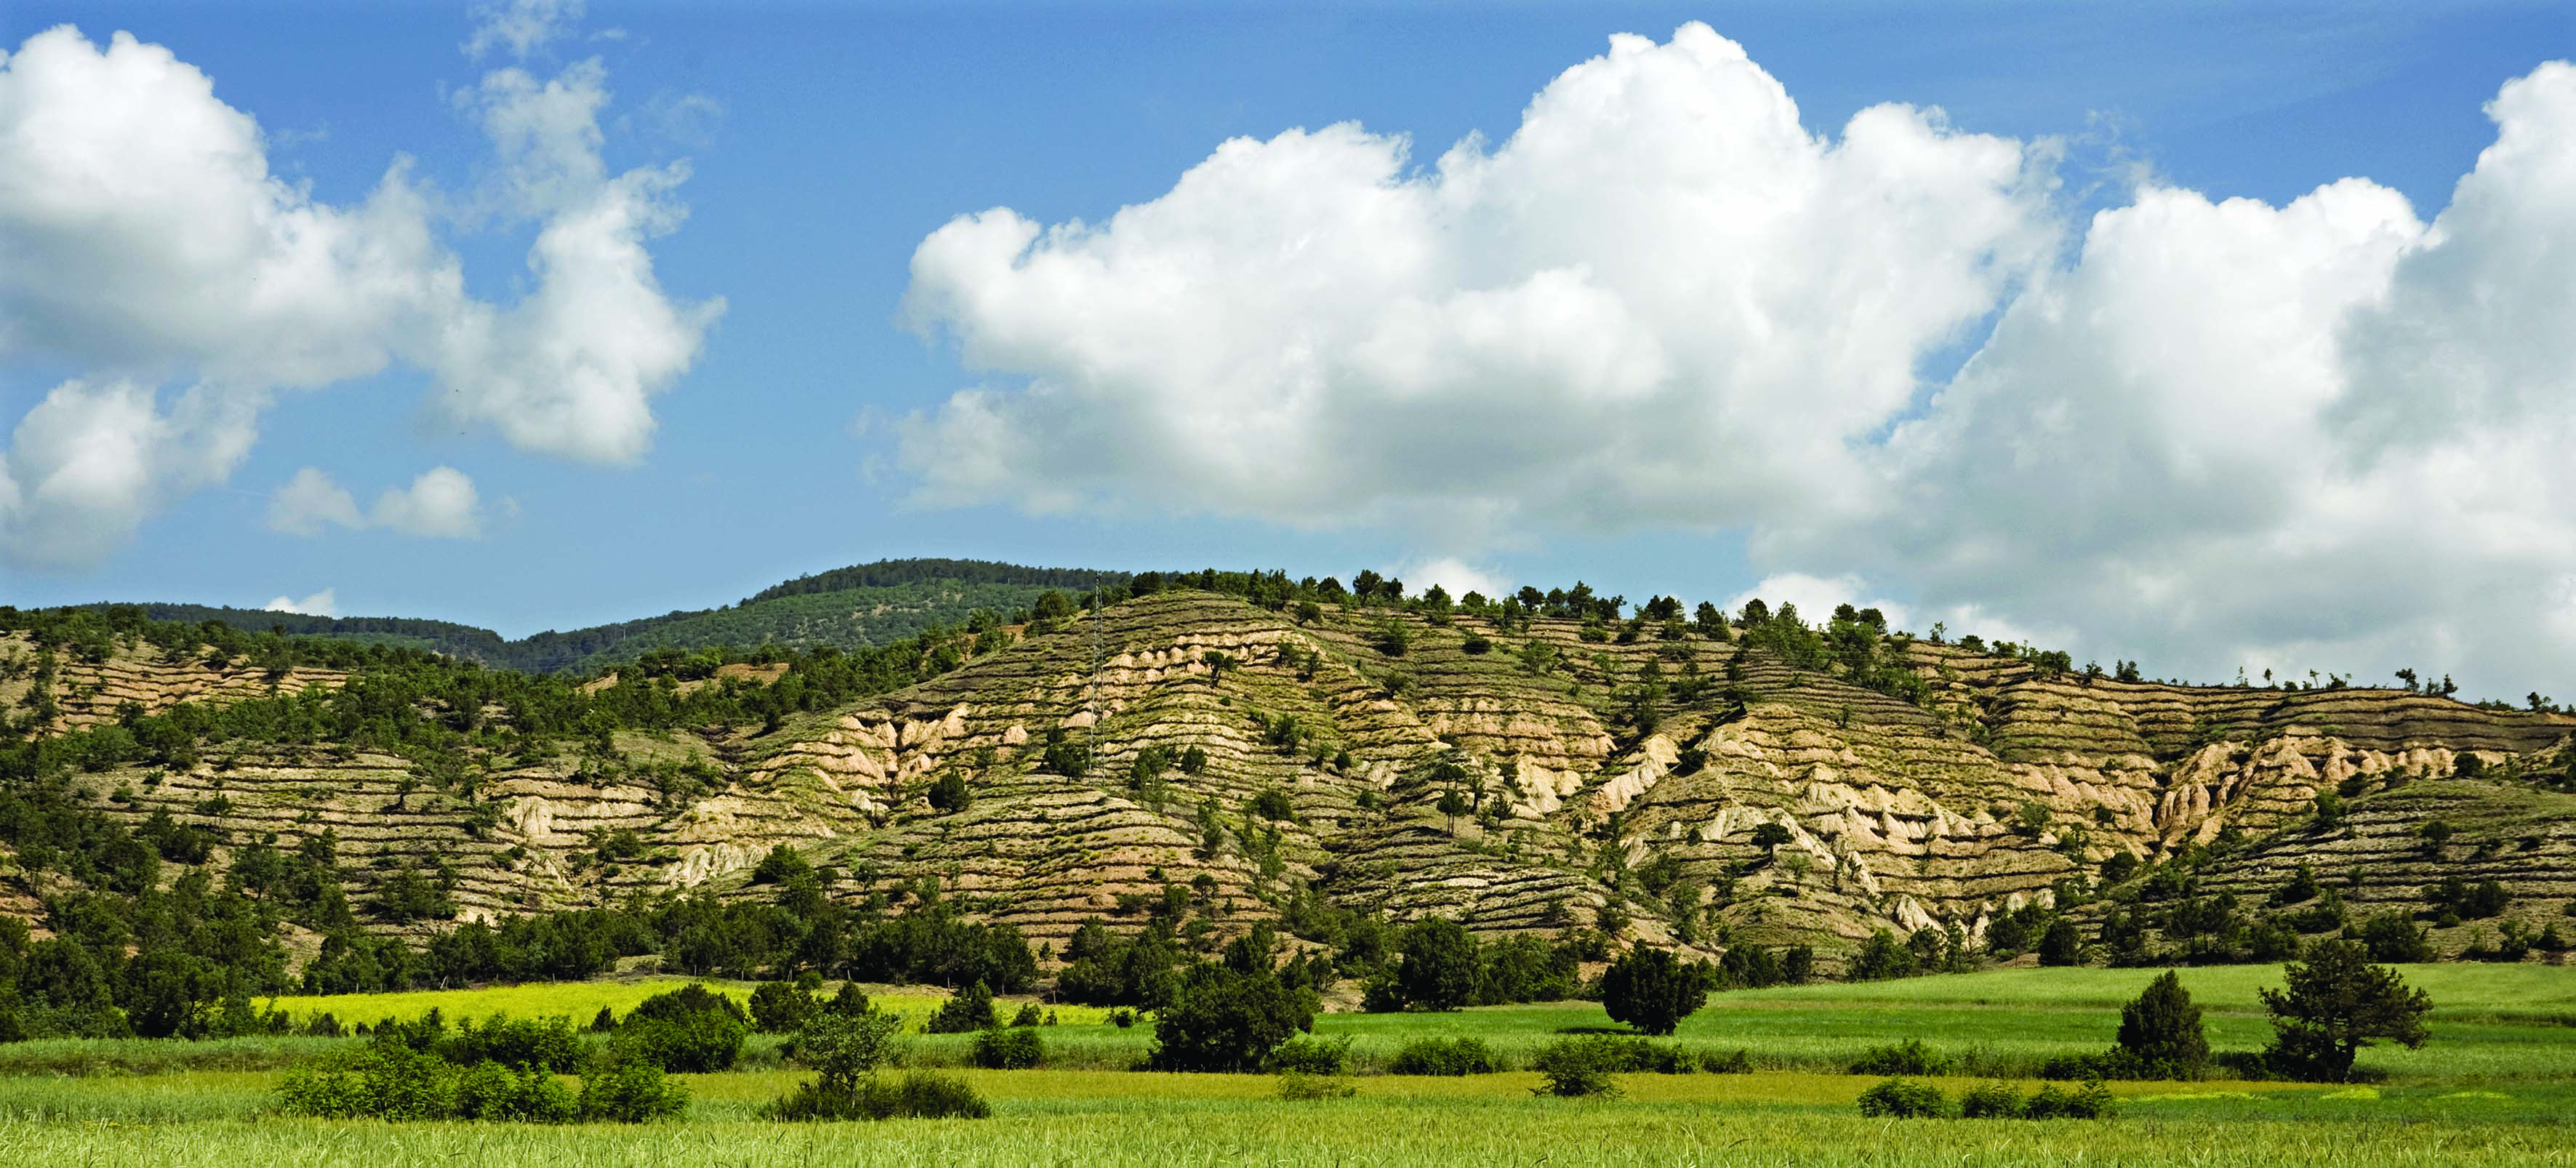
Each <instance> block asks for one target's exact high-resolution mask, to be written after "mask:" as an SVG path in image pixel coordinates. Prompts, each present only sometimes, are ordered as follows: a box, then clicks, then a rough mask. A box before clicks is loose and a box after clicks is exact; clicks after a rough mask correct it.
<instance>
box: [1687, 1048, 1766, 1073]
mask: <svg viewBox="0 0 2576 1168" xmlns="http://www.w3.org/2000/svg"><path fill="white" fill-rule="evenodd" d="M1699 1066H1700V1069H1701V1070H1703V1071H1707V1072H1708V1073H1710V1074H1712V1075H1745V1074H1751V1073H1752V1071H1753V1052H1752V1051H1749V1050H1744V1049H1741V1048H1738V1049H1735V1050H1728V1051H1715V1050H1712V1051H1709V1052H1708V1053H1706V1054H1703V1055H1701V1056H1699Z"/></svg>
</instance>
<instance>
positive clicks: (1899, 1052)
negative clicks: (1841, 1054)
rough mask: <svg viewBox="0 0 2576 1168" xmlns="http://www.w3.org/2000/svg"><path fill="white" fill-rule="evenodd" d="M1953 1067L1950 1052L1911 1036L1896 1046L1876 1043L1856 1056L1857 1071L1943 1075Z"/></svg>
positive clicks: (1854, 1070) (1857, 1073) (1855, 1069)
mask: <svg viewBox="0 0 2576 1168" xmlns="http://www.w3.org/2000/svg"><path fill="white" fill-rule="evenodd" d="M1949 1069H1950V1056H1948V1055H1945V1054H1942V1053H1940V1052H1939V1051H1936V1050H1933V1049H1932V1048H1931V1047H1928V1046H1925V1045H1923V1040H1922V1039H1919V1038H1909V1039H1906V1040H1905V1041H1903V1042H1900V1043H1897V1044H1895V1045H1893V1046H1874V1047H1871V1048H1870V1049H1868V1050H1866V1051H1863V1052H1861V1056H1860V1057H1859V1058H1857V1059H1854V1060H1852V1065H1851V1073H1852V1074H1855V1075H1939V1074H1944V1073H1947V1072H1948V1071H1949Z"/></svg>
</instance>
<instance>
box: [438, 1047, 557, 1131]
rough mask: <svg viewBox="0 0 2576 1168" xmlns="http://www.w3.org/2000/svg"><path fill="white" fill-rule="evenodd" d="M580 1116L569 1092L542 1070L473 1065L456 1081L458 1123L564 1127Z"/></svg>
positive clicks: (488, 1064) (551, 1074)
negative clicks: (459, 1121)
mask: <svg viewBox="0 0 2576 1168" xmlns="http://www.w3.org/2000/svg"><path fill="white" fill-rule="evenodd" d="M579 1113H580V1105H579V1104H578V1103H577V1102H575V1101H574V1099H573V1095H572V1092H570V1091H567V1090H565V1089H564V1085H563V1083H562V1081H561V1080H558V1079H556V1078H555V1077H554V1074H553V1072H550V1071H547V1070H545V1069H544V1068H541V1067H531V1068H529V1069H526V1070H512V1069H510V1068H509V1067H505V1066H503V1065H501V1064H500V1063H497V1062H485V1063H476V1064H475V1065H473V1066H471V1067H468V1068H466V1069H465V1071H464V1072H463V1073H461V1074H459V1075H458V1076H457V1079H456V1111H455V1117H456V1118H458V1119H485V1120H496V1121H502V1122H510V1123H564V1122H567V1121H569V1120H571V1119H572V1118H573V1117H574V1116H575V1115H577V1114H579Z"/></svg>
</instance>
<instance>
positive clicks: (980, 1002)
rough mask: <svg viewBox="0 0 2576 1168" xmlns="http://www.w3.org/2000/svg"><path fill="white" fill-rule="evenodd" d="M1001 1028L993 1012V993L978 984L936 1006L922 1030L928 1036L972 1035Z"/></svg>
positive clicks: (981, 983) (978, 982)
mask: <svg viewBox="0 0 2576 1168" xmlns="http://www.w3.org/2000/svg"><path fill="white" fill-rule="evenodd" d="M999 1025H1001V1019H1000V1017H998V1016H997V1015H995V1014H994V1013H993V991H992V990H991V989H990V988H989V987H987V986H986V985H985V984H984V983H983V982H982V981H977V982H976V983H975V984H973V985H970V986H967V987H966V988H965V989H962V990H959V991H957V993H956V995H955V996H953V997H951V998H949V999H948V1000H947V1001H946V1002H943V1003H941V1004H940V1007H939V1010H938V1012H936V1013H934V1014H932V1015H931V1016H930V1021H929V1023H928V1024H926V1025H925V1026H924V1027H923V1029H924V1030H925V1031H927V1032H928V1033H931V1034H972V1033H974V1032H976V1031H978V1030H990V1029H992V1028H993V1027H995V1026H999Z"/></svg>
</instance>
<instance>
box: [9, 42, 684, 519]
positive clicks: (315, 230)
mask: <svg viewBox="0 0 2576 1168" xmlns="http://www.w3.org/2000/svg"><path fill="white" fill-rule="evenodd" d="M519 7H520V8H527V7H529V6H526V5H521V6H519ZM539 7H543V6H539ZM557 10H558V11H568V12H575V13H577V11H578V7H577V6H573V7H571V8H562V7H561V6H558V9H557ZM513 11H515V9H514V10H513ZM494 43H495V44H501V43H508V44H511V45H512V46H514V47H515V48H516V50H517V51H521V52H524V51H526V49H527V48H528V47H531V46H533V44H535V43H537V42H536V41H524V40H523V38H518V37H512V36H505V37H503V39H502V40H501V41H496V42H494ZM465 100H466V102H467V105H468V107H469V108H468V112H469V113H470V114H472V115H473V116H474V117H476V119H477V120H478V122H479V123H480V124H481V125H482V126H483V128H484V129H485V131H486V133H487V135H488V136H489V137H490V138H491V139H492V142H493V145H494V149H495V151H496V153H497V154H498V155H499V158H500V165H499V166H498V167H497V168H496V170H495V176H496V177H495V178H494V179H493V182H492V187H493V189H492V190H491V191H489V192H484V193H482V194H480V195H479V196H478V198H477V199H476V200H475V202H476V204H477V205H480V206H482V207H484V208H485V209H486V210H487V212H489V214H488V216H487V219H488V221H490V222H494V223H511V222H522V221H524V222H533V223H534V224H536V227H537V236H536V242H535V245H534V247H533V248H532V250H531V253H530V257H529V262H530V267H531V269H532V274H533V276H534V278H535V286H534V287H533V289H532V290H531V291H530V292H529V293H528V294H527V295H526V296H525V297H524V298H523V299H521V300H520V301H519V302H517V303H515V304H508V305H501V304H493V303H487V302H484V301H480V300H476V299H474V298H473V297H471V296H469V295H467V294H466V292H465V290H464V277H463V272H462V269H461V267H460V264H459V262H458V260H457V258H456V256H455V254H454V253H453V252H452V251H451V250H450V249H449V248H448V247H447V246H446V245H445V243H444V242H442V241H441V239H440V238H439V236H438V233H437V231H436V230H435V229H434V227H433V224H434V222H436V221H437V219H438V218H439V214H438V213H437V211H436V210H435V208H436V206H437V205H438V204H439V203H440V202H441V201H440V200H437V199H434V198H433V197H432V196H431V195H430V194H429V193H428V192H426V191H425V190H424V189H423V188H422V187H421V186H420V185H419V184H417V183H416V182H415V181H414V180H413V179H412V177H411V174H410V170H409V167H408V164H407V163H406V162H403V161H401V160H397V161H396V162H395V164H394V165H393V166H392V167H391V168H390V169H389V170H387V172H386V173H385V175H384V177H383V179H382V181H380V182H379V183H378V184H377V186H376V187H375V189H374V191H373V192H372V193H371V194H369V196H368V197H367V198H366V199H365V200H364V201H363V202H361V203H358V204H355V205H351V206H333V205H329V204H326V203H323V202H320V201H317V200H315V199H313V198H311V197H310V195H309V194H308V193H307V191H306V190H305V189H304V188H303V187H301V186H299V185H295V184H290V183H287V182H285V181H282V180H280V179H279V178H277V177H276V176H275V175H274V174H272V173H271V172H270V170H269V167H268V161H267V151H266V141H265V139H264V137H263V135H262V133H261V130H260V127H259V125H258V123H257V121H256V120H255V119H254V118H252V117H251V116H250V115H249V114H247V113H245V112H243V111H240V110H236V109H233V108H232V107H230V106H227V105H225V104H224V103H223V102H221V101H219V100H217V99H216V98H215V96H214V88H213V81H212V79H210V78H209V77H207V76H206V75H205V74H204V73H203V72H201V71H199V70H198V69H196V68H195V67H193V66H191V65H189V64H187V63H186V62H183V61H180V60H178V59H177V58H176V57H175V56H174V55H172V54H171V53H170V52H169V50H167V49H164V48H161V47H159V46H156V45H148V44H144V43H141V42H139V41H137V40H135V39H134V38H133V37H132V36H129V35H127V34H125V33H118V34H116V35H115V36H114V37H113V38H112V39H111V40H110V41H109V43H108V44H107V45H105V46H104V47H102V46H99V45H96V44H93V43H92V42H90V41H89V40H88V39H86V38H85V37H83V36H82V35H81V34H80V33H79V32H78V31H77V30H76V29H73V28H71V27H70V26H63V27H59V28H54V29H51V30H48V31H45V32H41V33H38V34H36V35H35V36H33V37H30V38H29V39H28V40H27V41H26V42H25V44H24V45H22V46H21V47H20V48H19V50H18V51H17V52H16V53H15V54H14V55H7V56H0V358H7V357H11V356H19V355H28V356H35V357H42V358H46V359H50V360H54V361H60V362H67V363H70V364H73V365H75V366H78V367H82V368H85V369H90V370H94V371H97V372H96V373H94V374H92V375H89V376H84V377H83V378H81V379H79V380H75V381H71V382H67V383H65V384H63V385H61V386H59V387H57V388H55V389H54V390H53V391H52V393H50V394H49V395H47V397H46V398H45V400H44V402H43V403H42V404H40V405H39V406H38V407H37V408H36V410H35V411H34V412H31V413H30V414H28V415H27V416H26V417H25V418H24V419H22V420H21V421H20V422H19V424H18V426H17V428H16V432H15V433H14V435H13V436H12V439H11V444H10V446H9V448H8V449H7V451H6V452H5V454H0V557H5V558H6V559H7V560H9V561H12V562H16V563H23V564H57V565H79V564H85V563H92V562H95V561H97V560H98V559H100V558H102V557H103V556H105V555H107V554H108V553H110V552H112V551H113V550H114V549H115V548H117V547H118V546H121V545H122V544H123V543H124V542H125V540H126V539H127V538H129V537H130V536H131V534H132V533H133V531H134V530H135V529H136V527H138V526H139V525H140V524H141V523H142V522H143V521H144V520H145V519H146V518H148V517H149V516H150V515H151V513H152V512H153V511H155V510H157V509H158V508H159V507H161V506H163V505H165V504H166V503H167V502H168V501H169V500H171V499H172V498H174V497H176V496H177V495H179V494H183V493H185V492H187V491H190V490H194V489H198V488H201V487H203V486H206V485H208V484H211V483H216V482H221V481H222V480H223V479H224V477H225V476H226V475H228V474H229V473H230V471H231V469H232V467H233V466H234V465H235V464H237V463H238V462H239V460H240V458H241V456H242V453H243V452H244V451H245V450H246V449H247V448H248V446H249V445H250V443H251V441H252V440H253V439H254V438H255V437H256V433H257V417H258V414H259V412H260V411H261V410H263V409H265V408H267V407H268V406H269V405H270V404H271V403H272V401H273V400H274V399H275V398H276V396H277V394H278V392H279V391H281V390H297V389H312V388H316V387H320V386H325V385H329V384H332V383H335V382H341V381H346V380H349V379H352V378H358V377H363V376H366V375H369V374H373V373H376V372H379V371H382V370H384V369H385V368H387V367H388V366H390V365H392V364H395V363H401V364H405V365H409V366H412V367H415V368H419V369H424V370H427V371H429V372H430V373H431V374H432V375H433V386H432V392H431V401H433V402H434V403H436V408H438V409H440V410H443V411H445V412H447V413H449V414H450V415H452V416H454V417H456V418H459V419H461V420H465V421H470V422H478V423H482V424H487V425H490V426H492V427H493V428H494V429H496V430H498V431H499V432H500V433H501V434H502V435H503V436H504V437H505V438H507V439H508V440H509V441H511V442H512V443H513V444H515V445H517V446H519V447H521V448H523V449H528V450H534V451H539V452H544V453H549V454H556V455H561V456H565V457H570V458H576V459H582V460H587V461H595V462H631V461H633V460H635V459H637V458H640V457H641V456H642V455H643V453H644V451H645V450H646V449H647V447H648V446H649V444H650V438H651V434H652V430H653V417H652V411H651V408H650V405H649V399H650V398H651V397H652V396H653V395H655V394H657V393H659V392H661V391H663V390H664V389H667V388H668V387H669V386H670V384H671V383H672V382H673V381H674V380H675V379H676V378H677V377H678V376H679V375H680V374H681V373H683V372H685V371H686V370H687V369H688V367H689V366H690V365H691V364H693V363H694V362H695V360H696V357H697V354H698V351H699V347H700V343H701V341H702V339H703V335H704V332H705V329H706V328H707V327H708V325H709V324H711V323H712V322H713V320H714V319H715V318H716V317H717V315H719V314H720V313H721V312H722V302H721V301H713V300H711V301H708V302H705V303H702V304H696V305H684V304H680V303H677V302H675V301H673V300H672V299H671V298H670V297H669V296H667V295H666V294H665V293H664V292H663V291H662V289H661V287H660V286H659V284H658V283H657V282H656V281H655V279H654V276H653V271H652V261H651V257H650V256H649V254H647V252H646V250H645V247H644V243H645V241H646V240H648V239H650V238H652V237H653V236H655V235H657V234H659V233H662V232H665V231H668V230H670V229H671V228H672V227H674V226H676V225H677V223H678V222H679V220H680V218H681V215H682V211H681V209H680V208H679V206H678V205H677V203H676V202H675V201H673V199H672V196H671V192H672V189H673V188H674V187H675V186H676V185H677V184H678V183H679V182H680V181H681V180H682V179H683V178H685V177H686V170H685V168H684V167H681V166H678V165H676V164H675V165H673V166H670V167H648V168H642V169H638V170H634V171H629V172H626V173H623V174H617V175H611V174H610V173H609V172H608V171H607V169H606V167H605V166H604V165H603V164H602V163H601V161H600V157H599V148H600V138H599V131H598V127H597V118H598V115H599V112H600V110H601V109H602V108H603V107H604V106H605V104H606V103H607V100H608V98H607V92H606V89H605V75H604V73H603V72H602V70H601V69H600V68H599V65H598V63H597V62H595V61H594V62H582V63H579V64H575V65H573V66H570V67H567V68H566V69H565V70H564V71H563V72H562V73H561V74H560V75H559V76H557V77H554V78H551V79H545V80H539V79H537V78H534V77H532V76H530V75H528V74H526V73H525V72H523V71H521V70H519V69H515V68H511V69H503V70H498V71H496V72H494V73H493V74H491V75H489V76H487V77H486V79H485V80H484V81H483V83H481V84H479V85H477V86H476V87H474V88H473V89H472V90H471V91H470V92H469V94H468V96H467V98H466V99H465ZM171 385H179V386H185V388H184V389H179V390H176V391H168V392H165V391H164V390H162V389H161V388H160V387H165V386H171ZM165 399H166V401H165Z"/></svg>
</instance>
